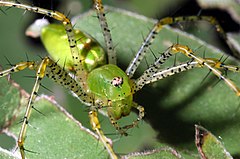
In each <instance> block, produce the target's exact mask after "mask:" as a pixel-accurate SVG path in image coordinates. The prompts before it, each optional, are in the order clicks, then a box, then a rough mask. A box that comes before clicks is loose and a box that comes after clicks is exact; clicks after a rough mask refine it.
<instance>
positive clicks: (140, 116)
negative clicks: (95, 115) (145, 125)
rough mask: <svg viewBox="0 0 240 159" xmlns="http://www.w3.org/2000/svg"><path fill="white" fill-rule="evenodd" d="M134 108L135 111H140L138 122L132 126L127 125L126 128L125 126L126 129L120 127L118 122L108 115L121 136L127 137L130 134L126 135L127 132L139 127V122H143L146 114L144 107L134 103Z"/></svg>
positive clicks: (134, 122)
mask: <svg viewBox="0 0 240 159" xmlns="http://www.w3.org/2000/svg"><path fill="white" fill-rule="evenodd" d="M132 107H133V108H135V109H137V110H138V111H139V114H138V118H137V120H135V121H133V123H132V124H130V125H126V126H124V127H120V126H119V125H118V123H117V121H116V120H115V119H114V118H113V117H112V116H111V115H110V114H108V116H109V118H110V121H111V123H112V125H113V126H114V127H115V128H116V130H117V131H118V132H119V133H120V134H121V135H124V136H127V135H128V134H127V133H126V130H127V129H130V128H133V127H135V126H137V125H138V122H139V121H140V120H142V118H143V117H144V114H145V113H144V107H142V106H140V105H138V104H137V103H132Z"/></svg>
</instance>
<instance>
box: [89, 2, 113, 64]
mask: <svg viewBox="0 0 240 159" xmlns="http://www.w3.org/2000/svg"><path fill="white" fill-rule="evenodd" d="M93 2H94V8H95V10H96V13H97V18H98V19H99V23H100V26H101V29H102V33H103V37H104V40H105V43H106V46H107V54H108V63H110V64H116V63H117V59H116V52H115V50H114V47H113V43H112V36H111V33H110V29H109V27H108V23H107V20H106V14H105V13H104V7H103V5H102V0H93Z"/></svg>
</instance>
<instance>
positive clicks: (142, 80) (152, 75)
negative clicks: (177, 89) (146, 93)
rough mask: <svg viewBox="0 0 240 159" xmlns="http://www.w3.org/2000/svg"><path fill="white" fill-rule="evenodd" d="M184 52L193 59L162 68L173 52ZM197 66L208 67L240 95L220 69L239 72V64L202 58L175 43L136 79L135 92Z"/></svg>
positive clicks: (239, 91) (238, 90)
mask: <svg viewBox="0 0 240 159" xmlns="http://www.w3.org/2000/svg"><path fill="white" fill-rule="evenodd" d="M176 53H182V54H184V55H185V56H187V57H189V58H191V59H192V61H189V62H187V63H182V64H179V65H177V66H173V67H171V68H167V69H164V70H160V66H161V65H163V64H164V62H165V61H166V60H167V59H168V58H169V57H171V56H172V55H173V54H176ZM195 67H207V68H208V69H209V70H210V71H211V72H213V74H215V75H216V76H217V77H218V78H219V79H221V80H223V81H224V82H225V83H226V84H227V85H228V86H229V87H230V88H231V89H232V90H233V91H234V92H235V93H236V95H237V96H240V89H239V88H238V87H237V86H236V85H235V84H234V83H233V82H232V81H231V80H230V79H228V78H226V77H224V75H223V73H222V72H221V71H220V70H219V69H225V70H230V71H232V72H239V70H240V68H239V67H238V66H233V65H226V64H224V63H223V62H221V61H219V60H218V59H215V58H201V57H198V56H196V55H195V54H194V52H193V51H192V50H191V49H190V48H189V47H187V46H184V45H180V44H174V45H172V46H171V47H169V48H168V49H167V50H166V51H165V52H164V53H163V54H162V55H161V56H160V57H159V58H158V59H157V60H156V61H155V63H154V64H153V65H151V66H150V67H149V68H148V69H147V70H146V71H145V72H144V73H143V74H142V76H140V77H139V78H138V79H136V80H135V81H134V84H133V86H132V88H133V92H134V93H135V92H137V91H138V90H140V89H142V87H143V86H144V85H146V84H149V83H152V82H155V81H158V80H160V79H163V78H166V77H168V76H172V75H174V74H177V73H180V72H183V71H186V70H190V69H192V68H195Z"/></svg>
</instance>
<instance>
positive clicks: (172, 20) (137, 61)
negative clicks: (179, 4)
mask: <svg viewBox="0 0 240 159" xmlns="http://www.w3.org/2000/svg"><path fill="white" fill-rule="evenodd" d="M200 20H203V21H207V22H209V23H210V24H212V25H213V26H215V28H216V30H217V32H218V33H219V34H220V35H221V37H222V38H223V39H224V40H225V41H226V42H227V44H228V45H229V47H230V48H231V49H232V51H233V53H235V55H236V56H239V55H238V54H237V53H236V52H237V51H236V50H235V49H234V47H233V46H232V45H231V43H229V42H228V39H227V36H226V33H225V32H224V31H223V29H222V27H221V26H220V25H219V23H218V21H217V20H216V19H215V18H214V17H211V16H181V17H166V18H163V19H160V20H159V21H158V22H157V23H156V24H155V25H154V27H153V29H152V30H151V31H150V32H149V34H148V35H147V37H146V38H145V40H144V42H143V44H142V45H141V47H140V48H139V50H138V52H137V54H136V55H135V58H134V59H133V60H132V61H131V62H130V64H129V65H128V68H127V69H126V71H125V72H126V74H127V75H128V76H129V77H132V76H133V74H134V73H135V71H136V69H137V68H138V66H139V64H140V62H141V61H142V59H143V57H144V56H145V54H146V52H147V50H148V49H149V47H150V45H151V44H152V42H153V41H154V39H155V37H156V35H157V34H158V32H160V31H161V30H162V28H163V26H164V25H169V24H174V23H178V22H187V21H200Z"/></svg>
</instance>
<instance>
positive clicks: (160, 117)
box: [135, 76, 236, 147]
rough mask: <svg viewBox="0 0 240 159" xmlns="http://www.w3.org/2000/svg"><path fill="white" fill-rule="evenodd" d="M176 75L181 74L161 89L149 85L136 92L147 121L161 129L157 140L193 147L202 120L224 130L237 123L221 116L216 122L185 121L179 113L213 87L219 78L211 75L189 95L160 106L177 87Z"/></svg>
mask: <svg viewBox="0 0 240 159" xmlns="http://www.w3.org/2000/svg"><path fill="white" fill-rule="evenodd" d="M177 78H178V76H174V77H171V78H169V79H168V80H169V81H168V84H166V85H161V87H160V88H159V87H158V88H157V89H158V90H154V88H152V87H150V86H148V87H147V88H145V89H143V90H142V91H141V92H140V93H138V94H137V95H136V99H135V100H136V101H137V102H138V103H139V104H141V105H143V106H144V107H145V110H146V116H145V120H146V121H147V122H149V123H150V124H151V126H152V127H153V128H154V129H155V130H156V131H157V132H158V136H157V137H158V140H160V141H161V142H165V143H168V144H170V145H173V146H176V147H179V146H181V145H182V144H186V143H191V144H192V145H193V146H194V135H195V129H194V125H195V124H199V123H201V124H203V125H208V126H209V127H210V128H211V129H212V130H221V129H224V128H227V127H223V125H233V124H236V122H233V121H232V120H231V121H229V120H225V119H219V120H218V121H217V122H214V123H206V122H203V121H184V120H183V119H181V117H180V116H179V115H178V113H179V112H180V111H181V110H183V109H184V108H185V107H187V106H189V104H191V103H192V102H193V101H194V99H196V98H197V97H199V96H201V94H203V93H204V92H205V91H206V88H207V87H208V86H213V85H214V83H215V82H216V81H217V79H216V78H215V80H214V79H213V78H210V79H211V80H207V81H204V83H203V84H202V85H199V86H196V87H195V88H194V89H193V90H191V93H189V96H188V97H186V98H185V99H183V100H182V101H181V102H179V103H177V104H175V105H174V106H172V105H171V108H170V109H169V108H168V106H166V104H165V105H164V106H163V105H162V106H161V101H163V99H165V98H167V97H168V95H169V94H170V91H171V90H172V89H173V88H171V87H174V86H173V85H172V82H173V81H174V80H177ZM159 82H161V81H159ZM159 103H160V104H159Z"/></svg>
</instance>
